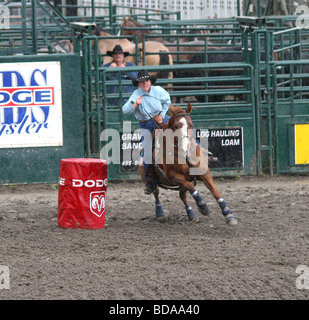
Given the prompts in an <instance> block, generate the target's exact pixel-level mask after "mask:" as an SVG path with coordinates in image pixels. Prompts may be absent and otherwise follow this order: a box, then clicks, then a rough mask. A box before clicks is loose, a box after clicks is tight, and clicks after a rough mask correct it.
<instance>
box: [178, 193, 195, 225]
mask: <svg viewBox="0 0 309 320" xmlns="http://www.w3.org/2000/svg"><path fill="white" fill-rule="evenodd" d="M179 197H180V199H181V200H182V202H183V203H184V205H185V208H186V212H187V215H188V218H189V221H192V222H198V221H199V219H198V216H197V215H196V214H195V212H194V211H193V209H192V207H191V206H190V205H189V203H188V199H187V189H186V188H184V187H180V189H179Z"/></svg>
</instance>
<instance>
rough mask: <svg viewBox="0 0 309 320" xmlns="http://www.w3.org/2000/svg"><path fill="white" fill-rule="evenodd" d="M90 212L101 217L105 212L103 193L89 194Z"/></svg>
mask: <svg viewBox="0 0 309 320" xmlns="http://www.w3.org/2000/svg"><path fill="white" fill-rule="evenodd" d="M90 210H91V212H92V213H94V214H95V215H96V216H98V217H101V216H102V214H103V213H104V211H105V191H95V192H91V193H90Z"/></svg>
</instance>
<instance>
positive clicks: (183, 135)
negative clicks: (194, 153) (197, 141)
mask: <svg viewBox="0 0 309 320" xmlns="http://www.w3.org/2000/svg"><path fill="white" fill-rule="evenodd" d="M169 110H170V112H171V117H170V120H169V128H170V129H172V130H173V131H174V132H177V139H178V145H179V146H180V147H181V149H182V151H183V152H184V153H185V154H187V153H188V150H189V147H190V142H191V137H192V129H193V122H192V119H191V116H190V113H191V111H192V106H191V104H190V103H188V106H187V108H186V110H185V111H183V109H182V108H180V107H179V106H177V107H174V106H172V105H170V107H169Z"/></svg>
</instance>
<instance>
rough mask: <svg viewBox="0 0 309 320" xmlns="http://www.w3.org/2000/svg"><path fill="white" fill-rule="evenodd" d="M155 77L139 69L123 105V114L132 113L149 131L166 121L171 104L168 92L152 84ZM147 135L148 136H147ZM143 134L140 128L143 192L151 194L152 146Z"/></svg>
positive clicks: (152, 172) (152, 174) (141, 126)
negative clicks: (143, 170) (143, 172)
mask: <svg viewBox="0 0 309 320" xmlns="http://www.w3.org/2000/svg"><path fill="white" fill-rule="evenodd" d="M155 82H156V77H155V76H151V75H150V74H149V73H148V71H146V70H141V71H139V73H138V75H137V78H136V79H132V83H133V85H134V86H135V87H137V88H136V90H134V92H133V93H132V95H131V97H130V98H129V100H128V101H127V102H126V103H125V104H124V105H123V107H122V111H123V113H124V114H130V113H132V112H133V113H134V115H135V118H136V119H137V120H138V121H139V126H140V128H141V129H146V130H148V131H150V132H152V131H153V130H154V128H155V127H156V126H158V124H159V125H160V124H162V123H167V122H168V120H169V116H167V115H166V112H167V111H168V109H169V106H170V104H171V98H170V95H169V93H168V92H167V91H166V90H165V89H163V88H162V87H160V86H154V84H155ZM147 136H148V137H147ZM147 136H144V135H143V130H142V142H143V162H144V167H145V177H144V179H145V188H144V192H145V194H151V193H152V192H153V191H154V184H155V181H154V168H153V164H152V148H151V147H149V145H151V144H152V141H149V139H148V138H149V135H147Z"/></svg>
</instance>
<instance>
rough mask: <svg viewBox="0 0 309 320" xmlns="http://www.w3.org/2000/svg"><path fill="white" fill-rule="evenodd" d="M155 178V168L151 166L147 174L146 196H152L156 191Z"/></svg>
mask: <svg viewBox="0 0 309 320" xmlns="http://www.w3.org/2000/svg"><path fill="white" fill-rule="evenodd" d="M153 176H154V167H153V165H149V167H148V170H147V174H146V179H145V180H146V181H145V187H144V193H145V194H151V193H153V191H154V189H155V188H154V185H153Z"/></svg>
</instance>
